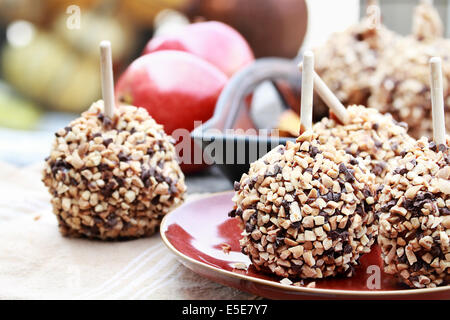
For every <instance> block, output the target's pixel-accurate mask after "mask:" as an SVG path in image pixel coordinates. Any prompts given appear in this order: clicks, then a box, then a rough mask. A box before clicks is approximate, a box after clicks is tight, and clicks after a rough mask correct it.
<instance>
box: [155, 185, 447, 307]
mask: <svg viewBox="0 0 450 320" xmlns="http://www.w3.org/2000/svg"><path fill="white" fill-rule="evenodd" d="M232 196H233V192H225V193H219V194H214V195H211V196H208V197H204V198H201V199H197V200H194V201H190V202H188V203H186V204H184V205H182V206H180V207H179V208H177V209H176V210H174V211H172V212H171V213H170V214H168V215H167V216H166V217H165V218H164V220H163V222H162V224H161V236H162V239H163V241H164V243H165V244H166V245H167V247H168V248H169V249H170V250H172V251H173V252H174V253H175V254H176V255H177V256H178V258H179V260H180V261H181V263H183V264H184V265H185V266H186V267H188V268H189V269H191V270H192V271H194V272H196V273H198V274H200V275H201V276H204V277H206V278H208V279H210V280H212V281H215V282H218V283H221V284H224V285H227V286H230V287H234V288H237V289H240V290H243V291H246V292H249V293H253V294H255V295H258V296H262V297H265V298H270V299H450V286H446V287H438V288H430V289H408V288H405V287H403V286H401V285H398V284H397V283H396V282H395V279H394V278H393V277H391V276H389V275H387V274H384V273H383V272H380V275H381V281H380V286H379V289H373V290H370V289H368V285H367V283H368V280H370V279H369V277H371V275H372V274H373V272H374V271H373V270H375V269H377V266H378V267H379V269H378V270H382V269H383V268H381V258H380V250H379V248H378V247H377V246H374V248H373V250H372V252H371V253H370V254H368V255H365V256H363V257H362V258H361V259H360V265H359V266H358V267H357V268H356V272H355V275H354V276H353V277H352V278H341V279H336V278H330V279H324V280H320V281H316V287H315V288H307V287H297V286H293V285H284V284H281V283H280V278H278V277H275V276H273V275H270V274H264V273H261V272H258V271H257V270H256V269H255V268H254V267H252V265H251V263H250V260H249V259H248V257H247V256H246V255H244V254H242V253H241V251H240V247H239V239H240V233H241V229H240V226H239V222H238V220H237V219H234V218H233V219H231V218H228V215H227V213H228V211H230V209H231V208H232V205H233V203H232V201H231V198H232ZM224 244H228V245H230V246H231V250H230V252H229V253H225V252H224V250H223V249H222V246H223V245H224ZM236 263H244V264H245V265H247V266H249V268H248V270H247V271H245V270H238V269H235V268H234V266H235V264H236ZM369 266H372V267H371V268H369ZM373 266H375V267H373ZM369 283H371V284H373V282H372V281H369Z"/></svg>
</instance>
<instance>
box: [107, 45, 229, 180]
mask: <svg viewBox="0 0 450 320" xmlns="http://www.w3.org/2000/svg"><path fill="white" fill-rule="evenodd" d="M227 81H228V78H227V76H226V75H225V74H224V73H223V72H222V71H220V70H219V69H218V68H216V67H215V66H214V65H212V64H211V63H209V62H207V61H204V60H202V59H200V58H198V57H196V56H194V55H192V54H190V53H187V52H182V51H174V50H165V51H158V52H154V53H151V54H147V55H144V56H142V57H140V58H138V59H136V60H135V61H134V62H133V63H131V65H130V66H129V67H128V68H127V69H126V70H125V72H124V73H123V74H122V75H121V77H120V79H119V81H118V82H117V85H116V98H117V99H118V100H119V101H120V102H125V103H128V104H132V105H135V106H138V107H143V108H145V109H147V111H148V113H149V114H150V115H151V116H152V117H153V118H154V119H155V121H156V122H158V123H160V124H162V125H164V130H165V131H166V132H167V133H168V134H172V133H173V132H174V130H175V129H186V130H188V131H192V130H193V129H194V121H202V122H205V121H206V120H208V119H209V118H211V116H212V115H213V112H214V108H215V105H216V101H217V99H218V97H219V95H220V92H221V91H222V89H223V87H224V86H225V84H226V83H227ZM186 132H187V131H186ZM180 139H181V138H180ZM184 139H189V140H185V141H191V140H190V136H189V135H188V136H187V137H183V140H184ZM202 167H204V166H202V165H190V164H183V163H182V169H183V170H184V171H185V172H193V171H196V170H198V169H200V168H202Z"/></svg>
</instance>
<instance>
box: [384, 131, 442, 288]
mask: <svg viewBox="0 0 450 320" xmlns="http://www.w3.org/2000/svg"><path fill="white" fill-rule="evenodd" d="M449 145H450V144H449V140H447V145H443V144H440V145H436V143H435V142H429V141H428V139H427V138H422V139H420V140H419V141H417V144H416V145H415V146H414V147H413V148H411V149H410V150H408V152H407V154H406V155H405V157H404V158H403V159H401V161H400V162H399V164H398V167H397V168H396V169H395V170H394V171H392V172H391V173H389V174H388V175H387V176H386V185H385V187H384V189H383V191H382V193H381V195H380V201H379V203H378V204H377V206H376V209H377V211H378V212H380V213H381V215H380V227H379V228H380V235H379V238H378V242H379V244H380V246H381V249H382V254H383V259H384V263H385V267H384V270H385V272H386V273H389V274H394V275H396V276H397V277H398V279H399V280H400V281H401V282H403V283H405V284H406V285H408V286H410V287H413V288H424V287H435V286H438V285H446V284H449V280H450V247H449V236H450V181H449V179H450V152H449Z"/></svg>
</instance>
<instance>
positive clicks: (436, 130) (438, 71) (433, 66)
mask: <svg viewBox="0 0 450 320" xmlns="http://www.w3.org/2000/svg"><path fill="white" fill-rule="evenodd" d="M430 71H431V77H430V82H431V105H432V117H433V139H434V142H435V143H436V144H437V145H440V144H443V145H445V144H446V137H445V117H444V88H443V85H442V67H441V58H439V57H433V58H431V59H430Z"/></svg>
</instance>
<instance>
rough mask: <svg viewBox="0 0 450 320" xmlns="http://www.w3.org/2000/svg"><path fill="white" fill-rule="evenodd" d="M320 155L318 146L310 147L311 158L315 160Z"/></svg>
mask: <svg viewBox="0 0 450 320" xmlns="http://www.w3.org/2000/svg"><path fill="white" fill-rule="evenodd" d="M318 153H321V152H320V150H319V148H317V147H316V146H312V145H310V146H309V154H310V155H311V158H314V157H315V156H316V155H317V154H318Z"/></svg>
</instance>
